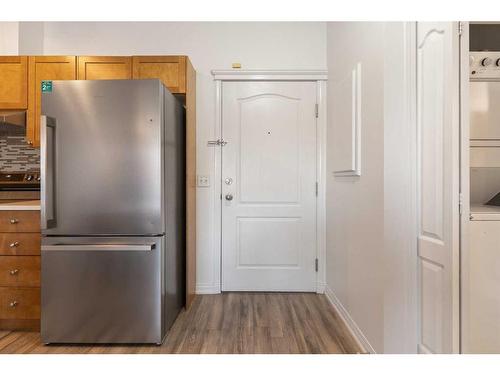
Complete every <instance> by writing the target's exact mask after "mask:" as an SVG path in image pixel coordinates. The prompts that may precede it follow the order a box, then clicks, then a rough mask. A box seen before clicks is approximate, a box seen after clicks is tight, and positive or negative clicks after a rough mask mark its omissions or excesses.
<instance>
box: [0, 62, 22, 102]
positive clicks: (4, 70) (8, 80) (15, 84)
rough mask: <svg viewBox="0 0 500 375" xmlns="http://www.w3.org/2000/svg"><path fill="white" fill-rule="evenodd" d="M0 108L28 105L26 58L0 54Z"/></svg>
mask: <svg viewBox="0 0 500 375" xmlns="http://www.w3.org/2000/svg"><path fill="white" fill-rule="evenodd" d="M0 83H1V84H0V109H26V108H27V107H28V94H27V91H28V90H27V88H28V58H27V57H26V56H0Z"/></svg>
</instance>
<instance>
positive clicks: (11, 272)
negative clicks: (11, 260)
mask: <svg viewBox="0 0 500 375" xmlns="http://www.w3.org/2000/svg"><path fill="white" fill-rule="evenodd" d="M18 273H19V270H18V269H15V270H10V274H11V275H12V276H14V275H17V274H18Z"/></svg>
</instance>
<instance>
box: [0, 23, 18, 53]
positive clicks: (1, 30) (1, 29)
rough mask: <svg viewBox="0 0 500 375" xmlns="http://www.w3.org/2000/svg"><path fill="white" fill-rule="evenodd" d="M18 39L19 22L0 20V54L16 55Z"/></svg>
mask: <svg viewBox="0 0 500 375" xmlns="http://www.w3.org/2000/svg"><path fill="white" fill-rule="evenodd" d="M18 39H19V22H0V55H17V54H18V52H19V46H18Z"/></svg>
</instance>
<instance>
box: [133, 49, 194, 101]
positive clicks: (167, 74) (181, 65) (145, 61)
mask: <svg viewBox="0 0 500 375" xmlns="http://www.w3.org/2000/svg"><path fill="white" fill-rule="evenodd" d="M132 76H133V78H134V79H148V78H149V79H151V78H158V79H160V80H161V81H162V82H163V83H164V84H165V86H167V87H168V89H169V90H170V91H171V92H172V93H174V94H185V93H186V56H134V57H133V58H132Z"/></svg>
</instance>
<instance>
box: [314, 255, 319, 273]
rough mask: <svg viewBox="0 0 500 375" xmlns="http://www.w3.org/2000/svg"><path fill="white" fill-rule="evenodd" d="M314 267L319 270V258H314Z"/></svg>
mask: <svg viewBox="0 0 500 375" xmlns="http://www.w3.org/2000/svg"><path fill="white" fill-rule="evenodd" d="M314 269H315V270H316V272H318V270H319V261H318V258H316V259H315V260H314Z"/></svg>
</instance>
